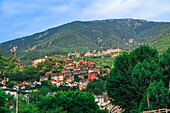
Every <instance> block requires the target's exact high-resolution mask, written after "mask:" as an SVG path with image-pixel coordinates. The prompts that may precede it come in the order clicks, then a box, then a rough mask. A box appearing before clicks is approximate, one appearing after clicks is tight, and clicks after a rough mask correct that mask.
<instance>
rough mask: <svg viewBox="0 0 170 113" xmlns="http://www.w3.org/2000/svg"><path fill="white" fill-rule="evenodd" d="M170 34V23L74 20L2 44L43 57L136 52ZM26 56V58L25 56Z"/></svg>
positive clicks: (129, 20)
mask: <svg viewBox="0 0 170 113" xmlns="http://www.w3.org/2000/svg"><path fill="white" fill-rule="evenodd" d="M169 31H170V22H153V21H146V20H140V19H107V20H95V21H74V22H70V23H66V24H63V25H60V26H58V27H54V28H50V29H47V30H45V31H42V32H39V33H35V34H33V35H30V36H26V37H22V38H18V39H15V40H11V41H7V42H4V43H1V44H0V49H3V50H5V51H11V52H17V53H18V55H19V57H20V58H21V59H22V58H23V57H25V55H23V54H31V53H36V54H37V55H39V56H43V55H44V56H45V55H49V56H51V55H56V54H59V53H68V52H73V51H77V52H84V51H87V50H106V49H110V48H122V49H134V48H135V47H138V46H139V45H141V44H150V43H153V42H154V41H157V40H160V39H162V38H163V37H162V34H164V33H166V32H168V33H170V32H169ZM22 56H23V57H22Z"/></svg>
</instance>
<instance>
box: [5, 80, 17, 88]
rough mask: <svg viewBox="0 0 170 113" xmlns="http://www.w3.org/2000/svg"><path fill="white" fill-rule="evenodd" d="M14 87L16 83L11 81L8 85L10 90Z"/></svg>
mask: <svg viewBox="0 0 170 113" xmlns="http://www.w3.org/2000/svg"><path fill="white" fill-rule="evenodd" d="M14 85H16V82H15V81H9V83H8V84H7V85H6V86H7V87H8V88H13V87H14Z"/></svg>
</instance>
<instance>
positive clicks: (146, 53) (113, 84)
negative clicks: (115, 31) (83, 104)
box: [106, 45, 170, 112]
mask: <svg viewBox="0 0 170 113" xmlns="http://www.w3.org/2000/svg"><path fill="white" fill-rule="evenodd" d="M168 50H169V49H168ZM168 50H167V51H168ZM168 55H169V54H168V53H167V52H166V53H164V54H163V55H161V56H159V54H158V52H157V50H156V49H153V48H151V47H149V46H148V45H142V46H140V47H139V48H136V49H135V50H132V51H131V52H130V53H127V52H124V53H123V54H121V55H119V56H118V57H116V58H115V63H114V68H113V69H112V71H111V72H110V74H109V75H108V78H107V80H106V90H107V94H108V96H109V98H111V102H112V104H113V105H119V106H120V107H121V108H122V109H123V110H124V112H138V111H139V105H140V101H141V100H142V99H143V97H144V94H145V92H146V91H147V88H148V87H149V86H150V84H151V83H152V82H153V81H154V80H155V81H158V82H159V80H163V82H164V83H166V84H168V82H169V80H170V79H168V77H169V75H168V74H169V66H170V65H169V63H167V57H169V56H168ZM168 59H169V58H168ZM166 88H168V87H167V85H166Z"/></svg>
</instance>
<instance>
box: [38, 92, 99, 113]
mask: <svg viewBox="0 0 170 113" xmlns="http://www.w3.org/2000/svg"><path fill="white" fill-rule="evenodd" d="M37 106H38V107H39V109H42V110H44V111H47V110H48V109H49V108H50V109H55V108H56V106H60V107H63V110H64V111H67V112H69V113H96V111H97V110H99V107H98V105H97V103H96V102H95V99H94V97H93V95H92V94H90V93H86V92H81V91H68V92H63V91H58V92H57V93H56V95H55V96H48V97H44V98H42V99H41V101H40V102H39V103H38V104H37Z"/></svg>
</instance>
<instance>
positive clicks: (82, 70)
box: [39, 56, 101, 90]
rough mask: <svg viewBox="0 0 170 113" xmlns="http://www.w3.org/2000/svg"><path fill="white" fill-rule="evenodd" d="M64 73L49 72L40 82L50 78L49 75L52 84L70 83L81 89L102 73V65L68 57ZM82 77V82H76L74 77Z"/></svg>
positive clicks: (64, 65)
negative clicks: (77, 60)
mask: <svg viewBox="0 0 170 113" xmlns="http://www.w3.org/2000/svg"><path fill="white" fill-rule="evenodd" d="M63 68H64V69H62V73H48V74H47V75H45V76H43V77H40V80H39V81H40V82H41V81H43V80H48V78H49V76H50V77H51V82H52V85H56V86H60V85H66V83H67V85H69V86H76V87H77V86H79V88H80V90H81V89H82V88H85V87H86V86H87V84H88V82H89V81H93V79H95V78H97V75H98V74H100V72H101V69H100V67H98V66H96V62H94V61H91V60H87V59H81V60H80V62H78V63H77V62H75V61H73V58H72V57H71V56H69V57H67V58H66V62H65V63H64V64H63ZM85 75H88V79H84V76H85ZM75 77H78V78H82V79H83V80H80V82H79V83H78V82H75V81H74V78H75Z"/></svg>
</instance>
